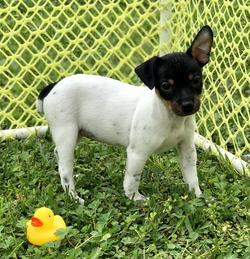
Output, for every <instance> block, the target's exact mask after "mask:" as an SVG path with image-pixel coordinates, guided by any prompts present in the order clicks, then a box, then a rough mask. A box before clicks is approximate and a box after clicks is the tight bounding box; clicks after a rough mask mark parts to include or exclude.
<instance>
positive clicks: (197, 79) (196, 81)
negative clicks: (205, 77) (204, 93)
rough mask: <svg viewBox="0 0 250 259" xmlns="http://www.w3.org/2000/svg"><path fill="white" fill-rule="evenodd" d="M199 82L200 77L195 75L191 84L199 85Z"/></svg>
mask: <svg viewBox="0 0 250 259" xmlns="http://www.w3.org/2000/svg"><path fill="white" fill-rule="evenodd" d="M200 83H201V77H200V76H195V77H194V79H193V84H194V85H195V86H196V85H199V84H200Z"/></svg>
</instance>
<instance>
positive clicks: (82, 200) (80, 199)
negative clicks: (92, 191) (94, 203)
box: [75, 196, 84, 206]
mask: <svg viewBox="0 0 250 259" xmlns="http://www.w3.org/2000/svg"><path fill="white" fill-rule="evenodd" d="M75 199H76V200H77V201H78V202H79V204H80V205H82V206H83V205H84V199H82V198H80V197H79V196H77V197H75Z"/></svg>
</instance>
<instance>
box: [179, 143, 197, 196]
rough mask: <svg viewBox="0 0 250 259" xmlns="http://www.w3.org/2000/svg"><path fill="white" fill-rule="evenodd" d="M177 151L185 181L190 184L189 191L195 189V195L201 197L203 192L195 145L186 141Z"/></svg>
mask: <svg viewBox="0 0 250 259" xmlns="http://www.w3.org/2000/svg"><path fill="white" fill-rule="evenodd" d="M177 149H178V152H179V157H180V165H181V170H182V174H183V178H184V181H185V182H186V183H187V184H188V187H189V191H192V190H193V189H194V191H195V195H196V196H197V197H199V196H200V195H201V190H200V187H199V183H198V176H197V169H196V161H197V154H196V149H195V144H194V143H193V142H192V141H188V140H184V141H182V142H181V143H179V144H178V146H177Z"/></svg>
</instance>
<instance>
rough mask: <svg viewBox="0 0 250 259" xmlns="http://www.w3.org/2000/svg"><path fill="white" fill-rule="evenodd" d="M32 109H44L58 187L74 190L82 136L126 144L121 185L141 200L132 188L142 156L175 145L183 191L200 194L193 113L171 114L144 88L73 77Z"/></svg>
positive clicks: (86, 76)
mask: <svg viewBox="0 0 250 259" xmlns="http://www.w3.org/2000/svg"><path fill="white" fill-rule="evenodd" d="M37 108H38V110H39V111H40V112H42V111H44V113H45V116H46V119H47V121H48V124H49V126H50V130H51V133H52V136H53V139H54V141H55V144H56V150H57V152H56V153H57V154H58V163H59V172H60V176H61V182H62V186H63V187H64V189H66V188H67V187H68V188H69V192H70V194H71V195H73V196H74V197H76V198H78V199H79V201H80V202H81V203H83V200H82V199H81V198H79V197H78V196H77V195H76V194H75V188H74V183H73V177H72V173H73V157H74V155H73V154H74V149H75V147H76V145H77V143H78V142H79V140H80V139H81V138H82V137H83V136H86V137H89V138H91V139H94V140H98V141H101V142H105V143H108V144H114V145H122V146H125V147H127V166H126V172H125V179H124V189H125V193H126V195H127V196H128V197H130V198H132V197H134V199H135V200H140V199H144V197H143V196H142V195H140V194H139V192H138V187H139V181H140V176H141V172H142V170H143V167H144V165H145V162H146V159H147V158H148V157H149V156H150V155H152V154H154V153H158V152H162V151H166V150H168V149H169V148H171V147H177V149H178V151H179V155H180V162H181V168H182V172H183V176H184V180H185V181H186V182H187V183H188V185H189V189H190V190H192V189H194V191H195V193H196V195H197V196H199V195H200V194H201V191H200V188H199V185H198V178H197V172H196V150H195V146H194V130H195V119H194V115H190V116H185V117H181V116H177V115H175V114H174V113H173V112H172V110H171V109H170V108H169V107H168V105H167V103H166V102H165V103H164V101H163V100H162V99H161V98H160V97H159V96H158V95H157V94H156V91H155V90H149V89H148V88H147V87H139V86H132V85H128V84H125V83H122V82H120V81H117V80H113V79H109V78H105V77H101V76H93V75H73V76H70V77H67V78H65V79H63V80H62V81H60V82H59V83H57V84H56V85H55V87H54V88H53V89H52V90H51V92H50V93H49V94H48V96H46V98H45V99H44V100H43V101H42V100H40V99H38V101H37Z"/></svg>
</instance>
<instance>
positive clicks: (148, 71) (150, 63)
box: [135, 56, 163, 90]
mask: <svg viewBox="0 0 250 259" xmlns="http://www.w3.org/2000/svg"><path fill="white" fill-rule="evenodd" d="M162 62H163V60H162V59H161V58H159V57H156V56H155V57H153V58H151V59H149V60H147V61H145V62H144V63H142V64H141V65H139V66H138V67H136V68H135V73H136V74H137V75H138V76H139V77H140V79H141V80H142V82H143V83H144V84H145V85H146V86H148V87H149V88H150V89H151V90H152V89H153V88H154V87H155V84H156V81H157V78H156V76H157V75H156V73H155V71H156V69H157V67H158V66H159V65H160V64H162Z"/></svg>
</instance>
